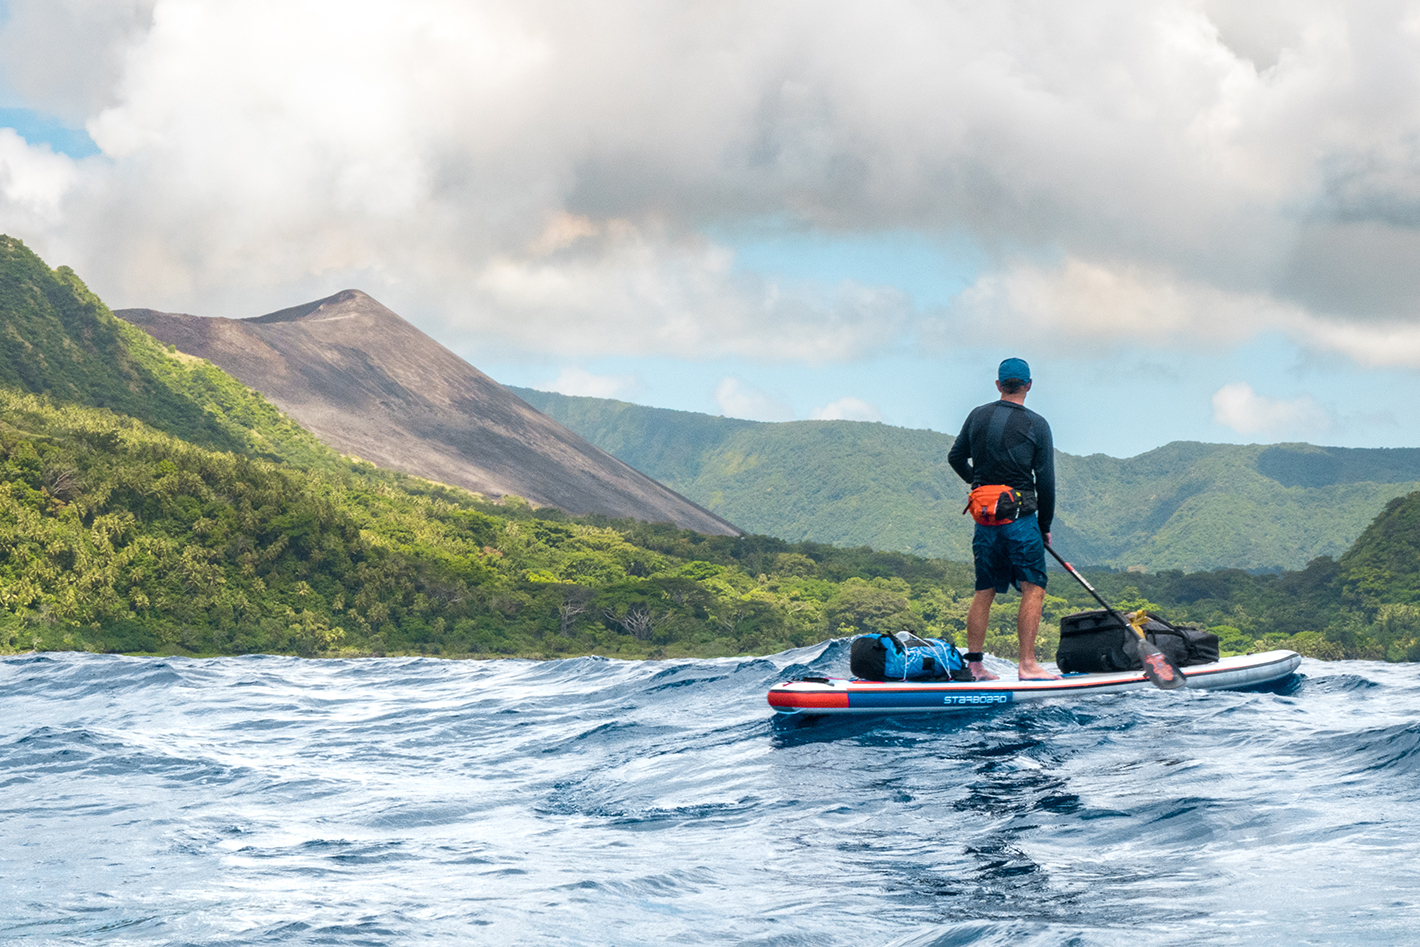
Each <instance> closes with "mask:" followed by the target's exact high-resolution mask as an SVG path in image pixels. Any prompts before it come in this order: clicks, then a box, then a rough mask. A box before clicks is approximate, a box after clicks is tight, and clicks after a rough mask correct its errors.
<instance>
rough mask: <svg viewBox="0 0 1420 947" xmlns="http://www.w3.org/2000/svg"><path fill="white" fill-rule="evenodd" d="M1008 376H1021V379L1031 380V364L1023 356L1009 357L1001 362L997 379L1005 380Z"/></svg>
mask: <svg viewBox="0 0 1420 947" xmlns="http://www.w3.org/2000/svg"><path fill="white" fill-rule="evenodd" d="M1007 378H1019V379H1020V380H1021V381H1030V366H1029V365H1027V364H1026V360H1025V359H1023V358H1008V359H1006V360H1005V361H1004V362H1002V363H1001V368H1000V370H999V371H997V372H996V380H997V381H1005V380H1006V379H1007Z"/></svg>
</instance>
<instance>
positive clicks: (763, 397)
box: [715, 377, 794, 421]
mask: <svg viewBox="0 0 1420 947" xmlns="http://www.w3.org/2000/svg"><path fill="white" fill-rule="evenodd" d="M715 402H716V403H717V404H718V405H719V406H720V413H721V414H723V415H725V416H726V417H731V418H747V419H749V420H751V421H792V420H794V409H793V408H791V407H789V406H788V405H787V404H785V403H784V402H782V401H780V400H779V399H777V398H775V397H774V396H773V395H771V394H769V393H768V392H766V391H762V390H760V389H759V388H756V387H754V386H753V385H748V384H746V383H745V382H743V381H741V380H740V379H738V378H733V377H732V378H725V379H722V380H721V381H720V384H719V385H717V386H716V387H715Z"/></svg>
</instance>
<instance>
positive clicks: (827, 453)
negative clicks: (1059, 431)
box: [514, 388, 1420, 571]
mask: <svg viewBox="0 0 1420 947" xmlns="http://www.w3.org/2000/svg"><path fill="white" fill-rule="evenodd" d="M514 390H515V391H516V392H517V393H518V394H519V395H520V396H521V397H522V398H523V399H524V400H526V401H528V402H529V403H530V404H532V405H534V406H535V407H537V408H539V409H540V410H542V411H544V412H546V413H547V414H549V415H551V416H553V417H555V418H557V419H558V420H560V421H562V422H563V423H564V424H566V425H567V426H568V427H571V428H572V429H573V430H576V431H578V432H579V433H581V434H583V435H584V436H586V437H587V438H588V440H590V441H592V442H593V443H595V444H598V445H599V446H601V447H602V448H604V449H606V450H609V451H611V452H612V453H615V454H617V455H618V456H620V457H621V458H622V459H623V460H626V461H627V462H628V463H630V464H632V465H633V466H636V467H637V468H638V469H642V470H645V471H647V472H648V473H650V474H651V475H652V476H655V477H656V478H657V479H659V480H661V481H663V482H665V483H667V484H668V485H669V486H671V487H672V488H673V489H675V490H677V491H679V492H681V493H683V494H685V495H686V496H689V497H691V498H692V499H694V500H697V501H698V502H700V503H703V504H705V505H706V506H707V507H709V508H710V509H712V510H715V511H716V512H719V513H722V514H723V515H725V516H727V517H728V518H731V519H733V520H734V521H735V522H736V523H739V524H741V525H742V526H743V527H744V528H745V529H747V530H750V531H751V532H756V533H766V534H769V535H774V536H779V537H781V538H783V539H786V540H789V541H791V542H793V541H803V540H807V541H814V542H827V543H833V544H837V545H850V546H851V545H867V546H870V547H872V548H874V549H882V550H897V551H902V552H909V553H912V554H915V555H922V556H928V557H945V558H949V559H955V560H958V561H966V560H969V559H970V557H971V545H970V544H971V532H972V528H971V524H970V522H969V520H968V519H967V518H966V517H964V516H961V515H960V512H961V508H962V506H963V505H964V503H965V499H964V497H965V485H964V484H962V483H961V481H960V479H959V478H957V476H956V474H955V472H953V471H952V470H951V469H950V467H949V466H948V465H947V464H946V455H947V451H948V450H949V449H950V446H951V444H952V441H953V440H954V438H953V437H952V436H951V435H949V434H942V433H940V432H936V431H924V430H914V429H910V428H899V427H893V426H890V425H885V424H880V423H875V422H863V421H785V422H761V421H744V420H739V419H730V418H719V417H715V416H712V415H705V414H696V413H694V412H680V411H672V410H669V409H665V408H651V407H645V406H641V405H634V404H631V403H629V402H620V401H612V400H610V399H599V398H587V397H582V396H571V395H562V394H558V393H556V392H543V391H537V390H534V389H526V388H516V389H514ZM1056 471H1057V480H1058V482H1059V502H1058V505H1057V516H1056V526H1055V541H1056V544H1057V545H1058V546H1059V547H1060V548H1061V549H1062V550H1065V551H1067V552H1068V554H1069V555H1070V557H1071V558H1072V559H1073V560H1075V561H1077V562H1082V563H1091V564H1094V565H1101V566H1107V567H1110V568H1115V569H1126V568H1129V567H1130V566H1135V567H1143V568H1145V569H1148V570H1152V571H1159V570H1164V569H1181V570H1184V571H1201V570H1207V569H1213V568H1230V567H1237V568H1244V569H1252V570H1260V571H1275V570H1279V569H1299V568H1301V567H1303V566H1304V565H1306V563H1307V562H1309V561H1310V560H1311V559H1313V558H1315V557H1317V556H1322V555H1330V556H1337V555H1340V554H1341V553H1342V552H1344V551H1345V550H1346V549H1347V547H1348V546H1349V545H1350V543H1351V542H1352V541H1353V540H1354V539H1355V538H1356V537H1357V536H1359V535H1360V534H1361V532H1362V530H1364V529H1365V528H1366V526H1367V524H1368V523H1369V522H1370V521H1371V519H1372V518H1373V517H1374V516H1375V515H1376V514H1377V513H1379V512H1380V511H1381V510H1382V509H1383V508H1384V507H1385V505H1386V503H1387V502H1389V501H1390V500H1392V499H1394V498H1395V497H1397V496H1401V495H1403V494H1406V493H1409V492H1411V491H1413V490H1416V489H1420V449H1415V448H1388V449H1386V448H1375V449H1370V448H1366V449H1361V448H1355V449H1348V448H1325V447H1316V446H1315V445H1309V444H1275V445H1259V444H1253V445H1233V444H1205V443H1202V442H1195V441H1176V442H1172V443H1170V444H1166V445H1163V446H1161V447H1158V448H1155V449H1154V450H1151V451H1146V452H1144V453H1142V454H1139V455H1136V456H1134V457H1130V458H1114V457H1109V456H1107V455H1102V454H1094V455H1088V456H1076V455H1071V454H1066V453H1062V452H1058V451H1057V454H1056ZM1272 474H1277V475H1279V476H1281V477H1282V478H1283V479H1281V480H1279V479H1277V478H1276V477H1274V476H1272ZM1362 475H1369V476H1375V477H1377V478H1378V479H1374V480H1365V479H1357V478H1358V477H1360V476H1362Z"/></svg>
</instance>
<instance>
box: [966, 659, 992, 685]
mask: <svg viewBox="0 0 1420 947" xmlns="http://www.w3.org/2000/svg"><path fill="white" fill-rule="evenodd" d="M966 669H967V670H968V671H970V672H971V679H972V680H973V681H999V680H1000V678H999V677H997V676H996V675H995V674H992V673H991V672H990V671H988V670H986V665H985V664H984V663H982V662H981V661H970V662H968V663H967V665H966Z"/></svg>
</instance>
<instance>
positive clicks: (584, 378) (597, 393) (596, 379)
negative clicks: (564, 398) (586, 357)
mask: <svg viewBox="0 0 1420 947" xmlns="http://www.w3.org/2000/svg"><path fill="white" fill-rule="evenodd" d="M638 385H639V382H638V380H637V378H636V376H635V375H596V374H593V373H592V372H589V371H587V370H586V369H582V368H575V367H569V368H564V369H562V371H561V372H559V373H558V375H557V377H556V378H554V379H553V380H552V381H550V382H547V383H546V384H543V385H538V386H537V387H539V388H541V389H543V390H544V391H557V392H561V393H562V394H564V395H581V396H585V397H588V398H615V397H617V396H618V395H622V394H626V393H628V392H631V391H634V390H635V389H636V388H637V387H638Z"/></svg>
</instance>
